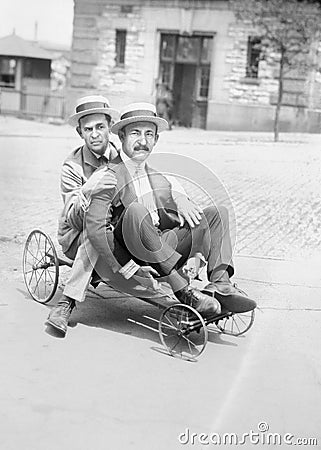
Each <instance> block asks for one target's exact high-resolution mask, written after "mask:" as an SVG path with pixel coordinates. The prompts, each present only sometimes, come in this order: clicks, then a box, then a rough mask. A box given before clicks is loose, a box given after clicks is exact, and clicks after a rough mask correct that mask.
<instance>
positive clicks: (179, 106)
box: [173, 64, 197, 127]
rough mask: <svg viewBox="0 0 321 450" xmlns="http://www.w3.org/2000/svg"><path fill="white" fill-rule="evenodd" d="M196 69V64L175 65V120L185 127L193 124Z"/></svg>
mask: <svg viewBox="0 0 321 450" xmlns="http://www.w3.org/2000/svg"><path fill="white" fill-rule="evenodd" d="M196 67H197V66H196V65H195V64H175V69H174V81H173V98H174V108H173V120H174V121H175V122H176V123H177V124H178V125H181V126H183V127H191V126H192V124H193V112H194V106H195V77H196Z"/></svg>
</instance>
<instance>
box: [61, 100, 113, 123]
mask: <svg viewBox="0 0 321 450" xmlns="http://www.w3.org/2000/svg"><path fill="white" fill-rule="evenodd" d="M89 114H107V115H108V116H110V118H111V119H112V120H113V121H115V120H118V118H119V111H117V110H116V109H112V108H110V106H109V101H108V100H107V98H106V97H103V96H102V95H88V96H87V97H82V98H80V99H79V100H78V101H77V105H76V108H75V113H74V114H73V115H72V116H70V117H69V119H68V123H69V125H71V126H72V127H76V126H77V125H78V121H79V119H81V118H82V117H84V116H88V115H89Z"/></svg>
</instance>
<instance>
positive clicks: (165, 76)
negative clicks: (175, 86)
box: [159, 63, 172, 86]
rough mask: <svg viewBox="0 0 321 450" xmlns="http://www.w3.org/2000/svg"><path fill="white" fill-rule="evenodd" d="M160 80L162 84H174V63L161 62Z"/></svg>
mask: <svg viewBox="0 0 321 450" xmlns="http://www.w3.org/2000/svg"><path fill="white" fill-rule="evenodd" d="M159 72H160V81H161V83H162V84H167V85H168V86H171V85H172V64H171V63H161V64H160V70H159Z"/></svg>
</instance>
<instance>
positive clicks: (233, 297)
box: [202, 290, 257, 313]
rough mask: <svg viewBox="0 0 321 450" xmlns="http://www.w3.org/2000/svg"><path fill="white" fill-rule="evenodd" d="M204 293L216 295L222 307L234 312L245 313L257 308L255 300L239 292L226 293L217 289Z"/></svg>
mask: <svg viewBox="0 0 321 450" xmlns="http://www.w3.org/2000/svg"><path fill="white" fill-rule="evenodd" d="M202 292H203V293H204V294H210V295H214V297H215V298H216V300H218V301H219V302H220V304H221V306H222V308H224V309H227V310H228V311H230V312H233V313H244V312H248V311H252V310H253V309H255V308H256V306H257V305H256V303H255V301H254V300H251V299H250V298H247V297H244V296H242V295H238V294H229V295H224V294H220V293H219V292H217V291H215V292H213V291H206V290H204V291H202Z"/></svg>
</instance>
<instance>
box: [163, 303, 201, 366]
mask: <svg viewBox="0 0 321 450" xmlns="http://www.w3.org/2000/svg"><path fill="white" fill-rule="evenodd" d="M158 331H159V337H160V340H161V342H162V344H163V345H164V347H165V348H166V349H167V351H168V352H169V354H170V355H172V356H176V357H180V358H182V359H187V360H195V359H196V358H197V357H198V356H199V355H200V354H201V353H202V352H203V351H204V349H205V346H206V343H207V339H208V331H207V327H206V325H205V322H204V319H203V317H202V316H201V315H200V314H199V313H198V312H197V311H196V310H195V309H194V308H192V307H191V306H188V305H184V304H176V305H171V306H169V307H168V308H166V309H165V310H164V311H163V312H162V314H161V317H160V319H159V326H158Z"/></svg>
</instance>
